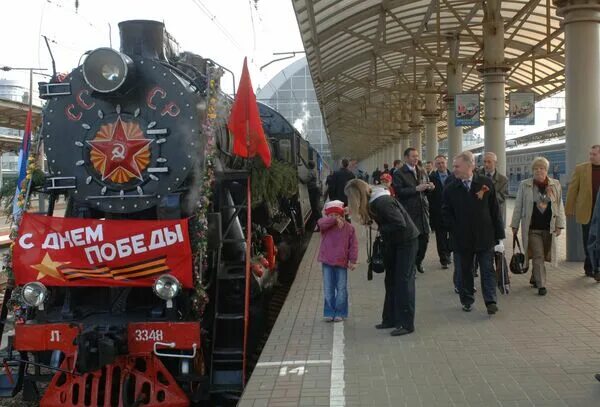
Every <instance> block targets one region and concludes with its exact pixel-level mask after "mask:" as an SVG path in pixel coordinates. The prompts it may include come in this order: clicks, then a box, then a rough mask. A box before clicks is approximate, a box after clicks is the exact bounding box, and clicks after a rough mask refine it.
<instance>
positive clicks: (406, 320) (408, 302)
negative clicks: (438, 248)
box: [381, 239, 419, 331]
mask: <svg viewBox="0 0 600 407" xmlns="http://www.w3.org/2000/svg"><path fill="white" fill-rule="evenodd" d="M418 245H419V243H418V240H417V239H412V240H409V241H406V242H401V243H397V244H393V245H390V246H387V245H386V247H385V251H386V253H385V263H386V264H385V300H384V303H383V313H382V315H381V319H382V323H383V324H384V325H388V326H394V327H396V328H400V327H403V328H406V329H408V330H411V331H412V330H414V329H415V271H416V268H415V257H416V255H417V250H418Z"/></svg>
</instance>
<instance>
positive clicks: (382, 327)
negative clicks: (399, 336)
mask: <svg viewBox="0 0 600 407" xmlns="http://www.w3.org/2000/svg"><path fill="white" fill-rule="evenodd" d="M393 327H394V325H392V324H384V323H383V322H382V323H381V324H377V325H375V329H389V328H393Z"/></svg>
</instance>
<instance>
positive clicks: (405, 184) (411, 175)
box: [392, 147, 435, 273]
mask: <svg viewBox="0 0 600 407" xmlns="http://www.w3.org/2000/svg"><path fill="white" fill-rule="evenodd" d="M418 161H419V152H418V151H417V150H416V149H415V148H412V147H409V148H407V149H406V151H404V162H405V164H404V166H402V168H400V169H399V170H396V171H394V177H393V180H392V186H393V187H394V191H395V192H396V198H397V199H398V201H400V203H401V204H402V205H403V206H404V208H405V209H406V211H407V212H408V214H409V215H410V217H411V219H412V220H413V222H414V224H415V225H416V226H417V228H418V229H419V250H418V251H417V258H416V260H415V263H416V267H417V271H418V272H419V273H424V272H425V270H424V269H423V265H422V262H423V259H424V258H425V252H426V251H427V243H429V203H428V202H427V197H426V196H425V194H426V192H427V191H431V190H433V189H434V188H435V187H434V185H433V183H431V182H430V181H429V177H427V175H426V174H425V171H424V170H423V169H422V168H419V166H418V165H417V163H418Z"/></svg>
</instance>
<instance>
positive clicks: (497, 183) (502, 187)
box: [480, 151, 508, 224]
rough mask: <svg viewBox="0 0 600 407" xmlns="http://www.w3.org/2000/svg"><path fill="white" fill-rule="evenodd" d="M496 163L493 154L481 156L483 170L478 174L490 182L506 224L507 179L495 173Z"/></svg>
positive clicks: (496, 160)
mask: <svg viewBox="0 0 600 407" xmlns="http://www.w3.org/2000/svg"><path fill="white" fill-rule="evenodd" d="M497 163H498V157H497V156H496V154H495V153H492V152H491V151H490V152H487V153H485V154H484V155H483V168H482V169H481V171H480V174H481V175H483V176H486V177H488V178H490V179H491V180H492V184H494V189H495V190H496V198H497V199H498V205H499V206H500V213H501V214H502V220H503V221H504V224H506V208H505V201H506V197H507V196H508V178H506V177H505V176H504V175H502V174H500V173H499V172H498V171H496V164H497Z"/></svg>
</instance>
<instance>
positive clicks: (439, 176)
mask: <svg viewBox="0 0 600 407" xmlns="http://www.w3.org/2000/svg"><path fill="white" fill-rule="evenodd" d="M435 167H436V168H437V170H436V171H432V172H431V174H429V180H430V181H431V182H433V185H435V189H434V190H433V191H431V192H430V193H429V195H428V196H427V199H428V200H429V224H430V225H431V229H433V230H435V242H436V246H437V252H438V256H439V258H440V264H441V265H442V268H443V269H447V268H448V264H450V263H451V261H450V257H451V248H450V234H449V232H448V230H447V229H446V228H445V227H444V225H443V224H442V193H443V192H444V186H445V185H446V183H448V182H451V181H452V180H453V179H454V176H453V175H452V174H451V173H450V172H449V171H448V162H447V160H446V156H444V155H441V154H440V155H438V156H437V157H435Z"/></svg>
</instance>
